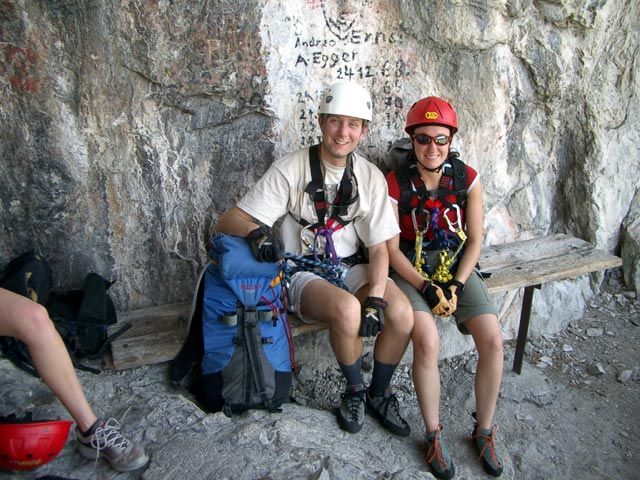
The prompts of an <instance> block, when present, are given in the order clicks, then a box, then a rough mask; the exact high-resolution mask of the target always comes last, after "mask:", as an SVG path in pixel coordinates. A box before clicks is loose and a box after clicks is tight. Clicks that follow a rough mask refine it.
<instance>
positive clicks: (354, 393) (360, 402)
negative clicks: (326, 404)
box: [336, 384, 366, 433]
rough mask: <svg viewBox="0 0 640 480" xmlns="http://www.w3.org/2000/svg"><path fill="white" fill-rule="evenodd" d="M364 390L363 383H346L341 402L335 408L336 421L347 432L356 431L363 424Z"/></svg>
mask: <svg viewBox="0 0 640 480" xmlns="http://www.w3.org/2000/svg"><path fill="white" fill-rule="evenodd" d="M365 393H366V390H365V388H364V385H362V384H358V385H347V389H346V390H345V392H344V393H343V394H342V403H341V404H340V406H339V407H338V408H337V409H336V415H337V416H338V423H340V427H341V428H342V429H343V430H346V431H347V432H349V433H358V432H359V431H360V429H361V428H362V425H363V424H364V404H365Z"/></svg>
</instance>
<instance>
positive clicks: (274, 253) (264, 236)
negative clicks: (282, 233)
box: [247, 226, 283, 262]
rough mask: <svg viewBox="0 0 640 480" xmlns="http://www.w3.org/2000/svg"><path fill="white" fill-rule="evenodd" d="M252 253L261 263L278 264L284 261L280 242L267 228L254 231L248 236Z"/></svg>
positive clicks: (263, 227)
mask: <svg viewBox="0 0 640 480" xmlns="http://www.w3.org/2000/svg"><path fill="white" fill-rule="evenodd" d="M247 241H248V242H249V245H250V246H251V251H252V252H253V254H254V255H255V257H256V258H257V259H258V261H260V262H277V261H279V260H282V259H283V255H282V246H281V245H280V241H279V240H278V239H277V238H276V237H275V236H274V235H273V233H271V229H270V228H268V227H265V226H262V227H259V228H256V229H255V230H252V231H251V232H250V233H249V235H247Z"/></svg>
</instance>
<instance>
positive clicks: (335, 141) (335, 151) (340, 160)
mask: <svg viewBox="0 0 640 480" xmlns="http://www.w3.org/2000/svg"><path fill="white" fill-rule="evenodd" d="M318 122H319V123H320V129H321V130H322V150H321V154H322V158H323V159H324V160H325V161H326V162H329V163H332V164H334V165H336V166H343V165H345V164H346V159H347V157H348V156H349V154H350V153H351V152H353V151H354V150H355V149H356V147H357V146H358V142H360V139H361V138H362V137H364V136H365V134H366V133H367V130H368V126H366V125H364V120H362V119H361V118H355V117H346V116H344V115H327V116H326V117H324V116H322V115H321V116H320V117H319V118H318Z"/></svg>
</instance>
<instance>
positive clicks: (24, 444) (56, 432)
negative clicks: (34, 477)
mask: <svg viewBox="0 0 640 480" xmlns="http://www.w3.org/2000/svg"><path fill="white" fill-rule="evenodd" d="M72 423H73V422H70V421H68V420H54V421H48V422H29V423H0V466H1V467H3V468H7V469H9V470H31V469H34V468H37V467H40V466H41V465H44V464H45V463H48V462H50V461H51V460H53V459H54V458H56V457H57V456H58V454H59V453H60V451H61V450H62V449H63V448H64V445H65V443H67V437H68V436H69V428H71V424H72Z"/></svg>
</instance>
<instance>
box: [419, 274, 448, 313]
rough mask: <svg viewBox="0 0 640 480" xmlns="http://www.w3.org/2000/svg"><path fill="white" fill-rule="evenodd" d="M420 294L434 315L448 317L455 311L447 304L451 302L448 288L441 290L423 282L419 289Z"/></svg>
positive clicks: (436, 286) (432, 284)
mask: <svg viewBox="0 0 640 480" xmlns="http://www.w3.org/2000/svg"><path fill="white" fill-rule="evenodd" d="M420 293H421V294H422V297H423V298H424V299H425V300H426V301H427V304H428V305H429V307H431V311H432V312H433V313H434V314H435V315H441V316H443V315H445V316H448V315H451V314H452V313H453V311H454V310H455V309H453V310H452V308H451V304H450V303H449V300H451V290H449V289H448V288H447V289H445V290H443V289H442V288H440V287H439V286H438V285H436V284H434V283H432V282H429V281H427V280H425V281H424V282H423V283H422V287H421V288H420Z"/></svg>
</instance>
